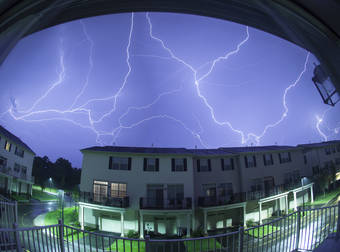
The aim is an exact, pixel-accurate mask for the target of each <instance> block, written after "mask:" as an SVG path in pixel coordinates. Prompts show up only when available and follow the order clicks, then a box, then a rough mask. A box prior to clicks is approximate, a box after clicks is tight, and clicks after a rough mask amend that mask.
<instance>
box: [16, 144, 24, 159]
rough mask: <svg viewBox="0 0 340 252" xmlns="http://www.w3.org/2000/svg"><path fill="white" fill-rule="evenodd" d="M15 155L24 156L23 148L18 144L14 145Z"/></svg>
mask: <svg viewBox="0 0 340 252" xmlns="http://www.w3.org/2000/svg"><path fill="white" fill-rule="evenodd" d="M14 154H15V155H17V156H19V157H22V158H23V157H24V150H23V149H21V148H18V146H15V152H14Z"/></svg>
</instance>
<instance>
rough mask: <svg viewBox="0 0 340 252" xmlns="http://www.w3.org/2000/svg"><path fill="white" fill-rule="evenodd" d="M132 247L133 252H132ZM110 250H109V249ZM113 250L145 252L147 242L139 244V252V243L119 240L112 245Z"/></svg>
mask: <svg viewBox="0 0 340 252" xmlns="http://www.w3.org/2000/svg"><path fill="white" fill-rule="evenodd" d="M124 243H125V250H124ZM117 245H118V249H117ZM131 245H132V250H131ZM107 250H109V248H108V249H107ZM111 250H112V251H119V252H124V251H127V252H130V251H133V252H138V251H139V252H145V242H144V241H142V242H139V250H138V241H132V243H131V242H130V241H128V240H125V242H124V241H123V240H122V239H118V240H116V241H114V242H113V243H112V244H111Z"/></svg>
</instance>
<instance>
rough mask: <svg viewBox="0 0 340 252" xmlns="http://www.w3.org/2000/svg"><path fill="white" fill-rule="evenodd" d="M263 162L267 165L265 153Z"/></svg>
mask: <svg viewBox="0 0 340 252" xmlns="http://www.w3.org/2000/svg"><path fill="white" fill-rule="evenodd" d="M263 164H264V165H265V166H266V165H267V163H266V155H265V154H263Z"/></svg>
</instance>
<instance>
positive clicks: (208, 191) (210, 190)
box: [202, 184, 216, 197]
mask: <svg viewBox="0 0 340 252" xmlns="http://www.w3.org/2000/svg"><path fill="white" fill-rule="evenodd" d="M202 191H203V194H204V196H207V197H216V184H203V185H202Z"/></svg>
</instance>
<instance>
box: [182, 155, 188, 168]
mask: <svg viewBox="0 0 340 252" xmlns="http://www.w3.org/2000/svg"><path fill="white" fill-rule="evenodd" d="M183 163H184V171H187V169H188V168H187V159H186V158H184V159H183Z"/></svg>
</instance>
